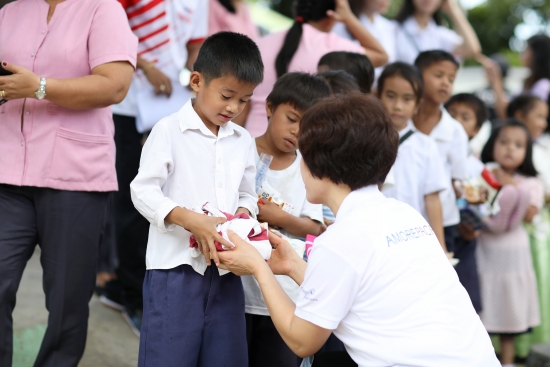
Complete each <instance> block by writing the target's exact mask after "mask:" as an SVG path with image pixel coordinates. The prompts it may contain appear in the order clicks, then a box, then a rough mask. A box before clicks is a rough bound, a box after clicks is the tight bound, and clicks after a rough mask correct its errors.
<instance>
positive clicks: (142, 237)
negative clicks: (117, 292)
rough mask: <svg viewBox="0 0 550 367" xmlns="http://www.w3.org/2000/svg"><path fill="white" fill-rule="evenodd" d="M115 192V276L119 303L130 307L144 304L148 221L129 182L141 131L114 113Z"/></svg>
mask: <svg viewBox="0 0 550 367" xmlns="http://www.w3.org/2000/svg"><path fill="white" fill-rule="evenodd" d="M113 120H114V122H115V143H116V148H117V154H116V168H117V178H118V192H117V193H115V197H114V217H115V224H114V225H115V233H116V236H115V238H116V245H117V249H118V251H117V254H118V262H119V265H118V269H117V277H118V281H119V282H120V288H121V290H122V294H121V299H122V303H123V304H124V305H125V306H126V307H129V308H140V309H141V308H143V279H144V278H145V253H146V251H147V239H148V237H149V222H148V221H147V219H145V218H144V217H143V216H142V215H141V214H140V213H139V212H138V211H137V210H136V208H135V207H134V204H133V203H132V198H131V196H130V183H131V182H132V181H133V180H134V178H135V177H136V175H137V173H138V170H139V160H140V158H141V149H142V145H141V140H142V134H140V133H139V132H138V131H137V130H136V119H135V118H133V117H128V116H121V115H113Z"/></svg>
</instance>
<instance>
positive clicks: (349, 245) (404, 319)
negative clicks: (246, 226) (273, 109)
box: [219, 93, 500, 367]
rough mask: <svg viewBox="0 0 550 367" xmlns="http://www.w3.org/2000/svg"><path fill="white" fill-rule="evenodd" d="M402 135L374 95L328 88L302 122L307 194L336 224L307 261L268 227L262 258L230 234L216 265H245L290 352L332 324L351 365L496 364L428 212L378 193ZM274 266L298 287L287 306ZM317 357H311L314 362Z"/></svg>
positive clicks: (303, 352) (309, 344) (237, 268)
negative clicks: (268, 250) (268, 246)
mask: <svg viewBox="0 0 550 367" xmlns="http://www.w3.org/2000/svg"><path fill="white" fill-rule="evenodd" d="M398 140H399V136H398V133H397V131H396V129H395V128H394V127H393V124H392V122H391V119H390V117H389V116H388V114H387V113H386V112H385V110H384V107H383V105H382V104H381V103H380V101H378V100H377V99H376V98H375V97H373V96H368V95H367V96H366V95H363V94H357V93H348V94H346V95H337V96H333V97H330V98H327V99H325V100H324V101H322V102H321V103H319V104H317V105H315V106H313V107H312V108H310V109H309V110H308V111H307V112H306V113H305V114H304V116H303V118H302V120H301V123H300V137H299V146H300V151H301V152H302V158H303V160H302V164H301V169H302V177H303V179H304V183H305V186H306V191H307V199H308V201H310V202H312V203H318V204H321V203H323V204H326V205H328V206H329V207H330V208H331V210H332V211H333V212H334V213H336V222H335V223H334V224H333V225H332V226H330V227H329V228H328V229H327V231H326V232H325V233H323V234H322V235H321V236H320V237H318V238H317V240H316V242H315V245H314V246H313V250H312V252H311V254H310V257H309V263H307V264H306V263H305V262H304V261H303V260H302V259H301V258H300V257H299V256H298V255H297V254H296V252H294V250H293V249H292V247H291V246H290V245H289V244H288V243H287V242H285V241H283V240H282V239H280V238H278V237H277V236H275V235H273V234H271V235H270V239H271V241H272V244H273V245H274V246H276V247H277V249H276V250H274V251H273V253H272V256H271V259H270V260H269V263H266V262H265V261H264V260H263V258H262V257H261V256H260V255H259V253H258V251H257V250H256V249H255V248H254V247H251V246H250V245H249V244H248V243H246V242H244V241H243V240H242V239H240V238H239V237H238V236H235V235H231V236H230V238H231V241H232V242H233V244H234V247H233V248H232V250H231V251H226V252H223V253H219V258H220V261H221V263H222V265H221V266H222V267H226V268H228V269H230V270H231V271H232V272H234V273H235V274H239V275H242V274H252V275H254V277H255V278H256V280H257V281H258V284H259V285H260V288H261V291H262V294H263V296H264V299H265V302H266V305H267V307H268V309H269V312H270V314H271V318H272V320H273V323H274V324H275V326H276V327H277V330H278V332H279V334H281V336H282V338H283V340H284V341H285V342H286V343H287V345H288V346H289V347H290V348H291V349H292V350H293V351H294V352H295V353H296V354H297V355H299V356H302V357H303V356H308V355H312V354H313V353H315V352H316V351H317V350H319V348H321V346H322V345H323V344H324V343H325V341H326V340H327V339H328V337H329V335H330V334H331V332H334V335H335V336H336V337H338V338H339V339H340V340H341V341H342V342H343V343H344V344H345V346H346V350H347V351H348V352H349V355H350V356H351V358H352V359H353V360H354V361H355V362H356V363H357V364H358V365H359V367H367V366H394V367H404V366H423V367H441V366H445V367H464V366H468V367H499V366H500V363H499V362H498V360H497V358H496V356H495V352H494V349H493V347H492V345H491V341H490V339H489V335H488V334H487V332H486V331H485V328H484V327H483V325H482V323H481V321H480V319H479V317H478V316H477V314H476V313H475V311H474V308H473V307H472V303H471V302H470V299H469V297H468V294H467V293H466V291H465V290H464V288H463V287H462V286H461V285H460V283H459V281H458V277H457V275H456V272H455V271H454V269H453V267H452V266H451V265H450V264H449V261H448V260H447V257H446V256H445V253H444V252H443V251H442V249H441V246H440V245H439V242H438V240H437V238H436V236H435V235H434V233H433V230H432V229H431V228H430V226H429V224H428V223H427V222H426V220H425V219H424V218H423V217H422V216H421V215H420V214H419V213H418V212H416V211H415V210H414V209H413V208H411V207H410V206H408V205H406V204H403V203H401V202H399V201H397V200H394V199H388V198H386V197H385V196H384V195H382V194H381V193H380V191H378V187H377V183H378V182H382V181H384V178H385V176H386V175H387V173H388V172H389V170H390V168H391V166H392V165H393V162H394V161H395V158H396V156H397V147H398ZM273 273H278V274H286V275H289V276H290V277H291V278H292V279H294V281H295V282H296V283H298V284H300V285H301V287H300V295H299V297H298V301H297V303H296V304H294V303H293V302H292V301H291V300H290V299H289V298H288V296H287V295H286V294H285V292H284V291H283V289H282V288H281V286H280V285H279V283H278V282H277V280H276V278H275V276H274V275H273ZM314 364H315V361H314Z"/></svg>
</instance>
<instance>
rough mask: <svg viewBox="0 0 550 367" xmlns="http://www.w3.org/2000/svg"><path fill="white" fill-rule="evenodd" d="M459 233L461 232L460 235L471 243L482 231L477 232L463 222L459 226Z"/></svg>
mask: <svg viewBox="0 0 550 367" xmlns="http://www.w3.org/2000/svg"><path fill="white" fill-rule="evenodd" d="M458 232H460V234H461V235H462V237H464V239H465V240H466V241H471V240H473V239H474V238H477V237H479V235H480V233H481V232H480V231H476V230H475V229H474V227H472V226H471V225H469V224H467V223H464V222H461V223H460V224H459V225H458Z"/></svg>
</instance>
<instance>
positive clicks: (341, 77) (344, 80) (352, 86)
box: [317, 70, 361, 94]
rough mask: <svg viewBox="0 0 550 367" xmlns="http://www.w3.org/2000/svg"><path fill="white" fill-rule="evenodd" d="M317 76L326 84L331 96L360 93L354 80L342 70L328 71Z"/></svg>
mask: <svg viewBox="0 0 550 367" xmlns="http://www.w3.org/2000/svg"><path fill="white" fill-rule="evenodd" d="M317 76H318V77H319V78H321V79H323V80H324V81H325V82H327V84H328V85H329V86H330V90H331V91H332V94H345V93H349V92H361V89H360V88H359V84H357V82H356V81H355V78H354V77H353V76H351V75H350V74H348V73H346V72H345V71H344V70H329V71H325V72H324V73H319V74H317Z"/></svg>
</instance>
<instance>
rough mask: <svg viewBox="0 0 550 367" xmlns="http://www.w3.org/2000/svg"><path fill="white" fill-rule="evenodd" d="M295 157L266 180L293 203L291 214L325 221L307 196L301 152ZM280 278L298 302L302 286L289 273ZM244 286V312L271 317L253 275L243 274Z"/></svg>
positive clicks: (256, 153) (319, 210) (270, 172)
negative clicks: (301, 170)
mask: <svg viewBox="0 0 550 367" xmlns="http://www.w3.org/2000/svg"><path fill="white" fill-rule="evenodd" d="M254 152H255V153H254V155H255V162H256V164H258V162H259V161H260V156H259V155H258V150H257V149H256V144H255V143H254ZM296 154H297V155H296V159H295V160H294V163H292V164H291V165H290V166H289V167H288V168H285V169H283V170H280V171H275V170H268V171H267V174H266V182H268V183H269V185H270V186H271V187H272V188H274V189H275V190H277V191H278V192H279V193H280V194H281V199H283V200H284V201H285V202H287V203H289V204H290V205H292V207H293V210H292V212H291V213H290V214H292V215H294V216H295V217H299V218H310V219H312V220H314V221H317V222H320V223H323V206H322V205H321V204H311V203H310V202H308V201H307V199H306V186H305V184H304V181H303V180H302V174H301V172H300V161H301V160H302V155H301V154H300V152H299V151H296ZM281 233H283V234H284V235H285V236H288V237H290V238H297V237H296V236H293V235H292V234H290V233H288V232H286V231H281ZM275 277H276V278H277V281H278V282H279V284H281V287H283V289H284V290H285V292H286V294H288V296H289V297H290V298H291V299H292V301H293V302H296V299H297V298H298V294H299V293H300V290H299V287H298V285H297V284H296V282H294V280H292V279H291V278H289V277H287V276H286V275H276V276H275ZM241 279H242V281H243V287H244V297H245V312H246V313H249V314H253V315H263V316H269V311H268V310H267V306H266V305H265V301H264V297H263V295H262V291H261V290H260V285H259V284H258V282H257V281H256V279H254V277H253V276H243V277H241Z"/></svg>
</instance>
